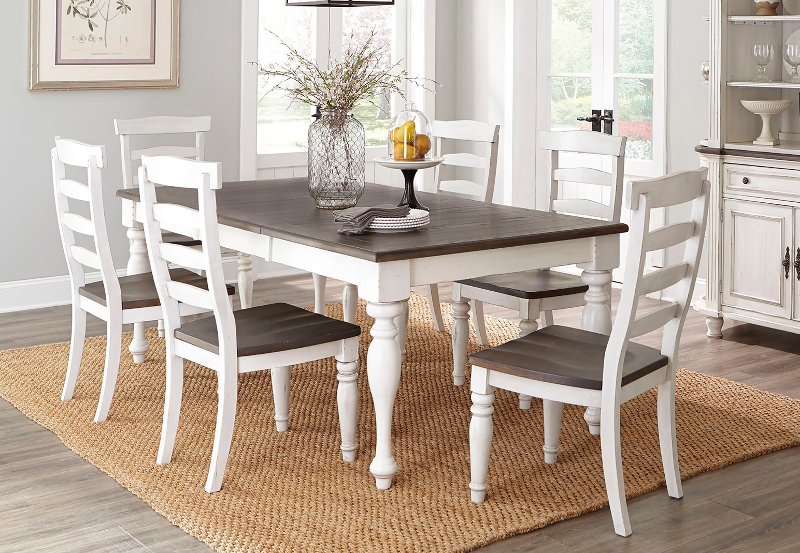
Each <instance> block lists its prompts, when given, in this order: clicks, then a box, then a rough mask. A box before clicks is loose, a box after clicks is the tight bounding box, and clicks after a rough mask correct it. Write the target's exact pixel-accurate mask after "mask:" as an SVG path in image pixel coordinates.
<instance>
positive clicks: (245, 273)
mask: <svg viewBox="0 0 800 553" xmlns="http://www.w3.org/2000/svg"><path fill="white" fill-rule="evenodd" d="M236 265H237V267H238V269H239V277H238V284H239V303H240V304H241V306H242V309H249V308H251V307H253V258H252V257H251V256H249V255H247V254H246V253H240V254H239V255H238V257H237V258H236Z"/></svg>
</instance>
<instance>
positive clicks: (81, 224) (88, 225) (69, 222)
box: [61, 213, 95, 236]
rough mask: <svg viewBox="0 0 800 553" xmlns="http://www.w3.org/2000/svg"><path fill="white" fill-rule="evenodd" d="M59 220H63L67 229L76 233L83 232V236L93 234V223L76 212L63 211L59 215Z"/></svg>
mask: <svg viewBox="0 0 800 553" xmlns="http://www.w3.org/2000/svg"><path fill="white" fill-rule="evenodd" d="M61 222H63V223H64V225H65V226H66V227H67V228H68V229H70V230H71V231H73V232H77V233H78V234H83V235H84V236H94V235H95V228H94V223H92V221H91V220H89V219H87V218H86V217H83V216H81V215H78V214H77V213H64V214H63V215H62V216H61Z"/></svg>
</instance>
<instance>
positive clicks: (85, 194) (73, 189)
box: [58, 179, 92, 202]
mask: <svg viewBox="0 0 800 553" xmlns="http://www.w3.org/2000/svg"><path fill="white" fill-rule="evenodd" d="M58 191H59V192H61V193H62V194H63V195H64V196H66V197H67V198H72V199H73V200H80V201H82V202H89V201H91V199H92V196H91V193H90V192H89V187H88V186H86V185H85V184H83V183H80V182H78V181H75V180H70V179H61V180H60V181H58Z"/></svg>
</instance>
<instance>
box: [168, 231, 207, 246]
mask: <svg viewBox="0 0 800 553" xmlns="http://www.w3.org/2000/svg"><path fill="white" fill-rule="evenodd" d="M164 242H168V243H170V244H178V245H179V246H186V247H191V246H202V245H203V241H202V240H195V239H194V238H189V237H188V236H184V235H182V234H177V233H174V232H165V233H164Z"/></svg>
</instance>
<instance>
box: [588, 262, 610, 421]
mask: <svg viewBox="0 0 800 553" xmlns="http://www.w3.org/2000/svg"><path fill="white" fill-rule="evenodd" d="M581 278H582V279H583V282H584V284H586V285H587V286H588V287H589V290H588V291H587V292H586V307H584V308H583V319H582V321H581V327H582V328H583V329H584V330H591V331H592V332H597V333H599V334H606V335H608V334H611V296H610V295H609V294H608V290H609V288H608V286H609V285H610V284H611V271H592V270H588V269H587V270H585V271H583V275H582V277H581ZM583 418H584V420H585V421H586V424H588V425H589V432H591V433H592V435H593V436H599V435H600V409H597V408H595V407H589V408H587V409H586V413H584V415H583Z"/></svg>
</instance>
